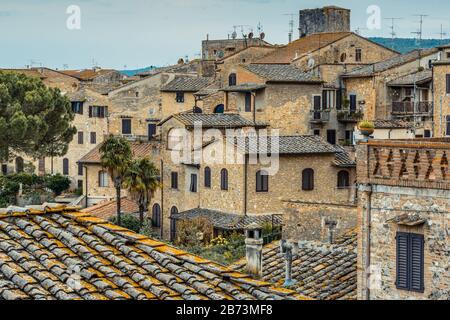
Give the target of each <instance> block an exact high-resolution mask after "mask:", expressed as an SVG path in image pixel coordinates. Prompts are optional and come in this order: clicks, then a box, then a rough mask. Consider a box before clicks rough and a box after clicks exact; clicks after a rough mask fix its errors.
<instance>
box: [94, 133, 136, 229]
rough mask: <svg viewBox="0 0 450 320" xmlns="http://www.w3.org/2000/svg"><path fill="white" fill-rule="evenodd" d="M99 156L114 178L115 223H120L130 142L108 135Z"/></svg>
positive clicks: (130, 153) (131, 155) (128, 163)
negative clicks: (115, 197) (115, 198)
mask: <svg viewBox="0 0 450 320" xmlns="http://www.w3.org/2000/svg"><path fill="white" fill-rule="evenodd" d="M100 158H101V163H102V166H103V168H105V169H107V170H108V173H109V174H110V176H111V177H112V178H113V179H114V187H115V188H116V196H117V223H118V225H119V226H120V225H121V222H122V221H121V188H122V183H123V177H124V175H125V173H126V172H127V170H128V167H129V165H130V162H131V160H132V158H133V152H132V151H131V145H130V143H129V142H128V141H127V140H126V139H125V138H122V137H114V136H110V137H109V138H108V139H107V140H106V141H105V142H104V143H103V145H102V146H101V148H100Z"/></svg>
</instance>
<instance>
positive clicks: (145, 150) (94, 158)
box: [78, 141, 154, 164]
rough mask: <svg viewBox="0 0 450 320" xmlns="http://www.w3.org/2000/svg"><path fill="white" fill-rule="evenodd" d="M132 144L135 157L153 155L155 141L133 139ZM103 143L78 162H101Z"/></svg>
mask: <svg viewBox="0 0 450 320" xmlns="http://www.w3.org/2000/svg"><path fill="white" fill-rule="evenodd" d="M130 144H131V149H132V151H133V157H134V158H145V157H150V156H151V154H152V150H153V147H154V143H149V142H138V141H133V142H130ZM102 145H103V144H99V145H97V146H96V147H95V148H94V149H93V150H91V151H90V152H89V153H87V154H86V155H85V156H84V157H83V158H81V159H80V160H79V161H78V162H79V163H93V164H98V163H100V162H101V160H100V159H101V156H100V148H101V147H102Z"/></svg>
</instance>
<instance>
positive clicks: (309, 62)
mask: <svg viewBox="0 0 450 320" xmlns="http://www.w3.org/2000/svg"><path fill="white" fill-rule="evenodd" d="M315 65H316V61H315V60H314V59H313V58H309V60H308V68H310V69H312V68H314V66H315Z"/></svg>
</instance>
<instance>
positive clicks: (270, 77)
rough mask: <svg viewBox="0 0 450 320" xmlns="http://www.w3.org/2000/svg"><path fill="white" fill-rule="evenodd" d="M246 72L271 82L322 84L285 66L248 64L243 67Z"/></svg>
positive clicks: (318, 79) (304, 73) (295, 69)
mask: <svg viewBox="0 0 450 320" xmlns="http://www.w3.org/2000/svg"><path fill="white" fill-rule="evenodd" d="M244 68H245V69H247V70H248V71H250V72H252V73H254V74H257V75H258V76H260V77H263V78H265V79H267V81H271V82H318V83H321V82H323V81H322V80H321V79H320V78H318V77H316V76H314V75H313V74H311V73H306V72H302V71H301V70H300V69H298V68H296V67H294V66H292V65H286V64H250V65H248V66H245V67H244Z"/></svg>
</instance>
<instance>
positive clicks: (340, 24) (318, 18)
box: [299, 6, 351, 38]
mask: <svg viewBox="0 0 450 320" xmlns="http://www.w3.org/2000/svg"><path fill="white" fill-rule="evenodd" d="M350 14H351V11H350V10H349V9H344V8H339V7H336V6H327V7H323V8H318V9H306V10H300V27H299V33H300V38H303V37H306V36H309V35H311V34H314V33H323V32H349V31H350Z"/></svg>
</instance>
